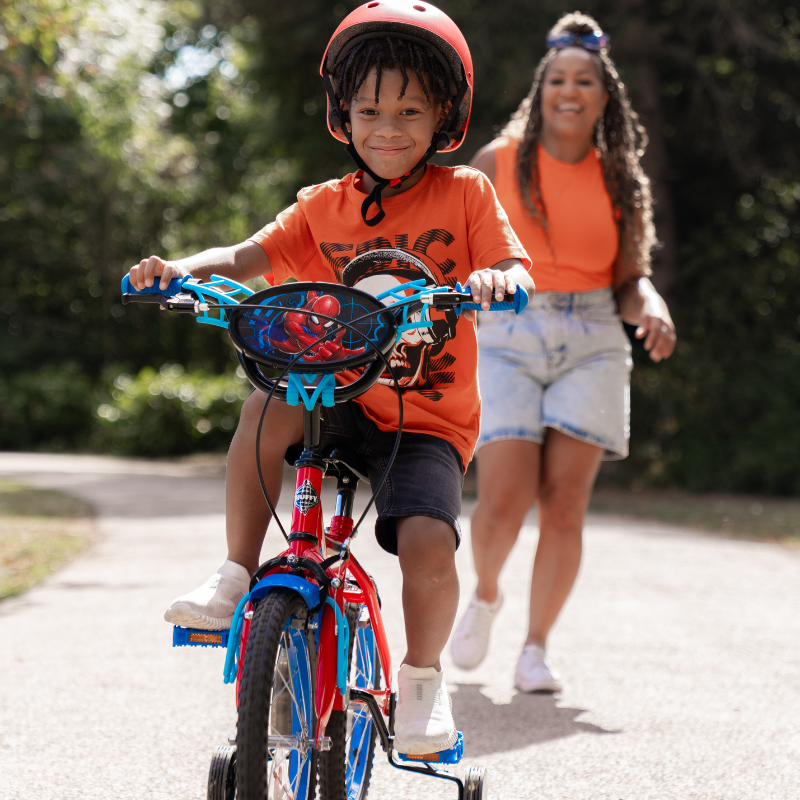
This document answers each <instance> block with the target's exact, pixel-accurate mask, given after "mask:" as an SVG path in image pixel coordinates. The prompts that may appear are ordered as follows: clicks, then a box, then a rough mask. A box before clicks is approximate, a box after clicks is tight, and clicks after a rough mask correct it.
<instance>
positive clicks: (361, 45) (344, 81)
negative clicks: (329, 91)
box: [330, 36, 453, 106]
mask: <svg viewBox="0 0 800 800" xmlns="http://www.w3.org/2000/svg"><path fill="white" fill-rule="evenodd" d="M372 69H375V72H376V76H375V105H377V104H378V102H379V99H380V88H381V73H382V72H383V71H384V70H391V69H399V70H400V72H401V73H402V75H403V89H402V91H401V92H400V97H399V98H398V99H400V98H402V97H403V96H404V95H405V93H406V88H407V87H408V79H409V74H411V73H413V74H414V75H416V76H417V78H419V82H420V83H421V84H422V89H423V91H424V92H425V98H426V99H427V100H428V102H429V103H430V104H431V105H436V104H438V105H442V106H443V105H444V104H445V103H446V102H447V101H448V100H450V99H451V97H452V95H453V92H452V90H451V84H450V77H449V75H448V72H447V70H446V69H445V67H444V65H443V64H442V62H441V61H440V60H439V59H438V58H437V57H436V56H435V55H434V53H433V50H432V49H431V48H430V47H429V46H428V45H425V44H420V43H418V42H413V41H410V40H409V39H401V38H399V37H397V36H381V37H379V38H374V39H365V40H363V41H360V42H358V43H356V44H355V45H354V46H353V47H352V48H351V49H350V50H347V51H346V52H345V53H343V54H342V55H340V56H339V57H338V58H337V59H336V61H335V62H334V64H333V66H332V67H331V69H330V73H331V78H332V80H333V83H334V85H335V86H336V94H337V95H338V96H339V97H340V98H341V99H342V100H343V101H344V102H345V103H350V102H352V100H353V98H354V97H355V96H356V94H357V93H358V90H359V89H360V88H361V86H362V84H363V83H364V81H365V80H366V78H367V75H369V73H370V71H371V70H372ZM426 78H427V80H426Z"/></svg>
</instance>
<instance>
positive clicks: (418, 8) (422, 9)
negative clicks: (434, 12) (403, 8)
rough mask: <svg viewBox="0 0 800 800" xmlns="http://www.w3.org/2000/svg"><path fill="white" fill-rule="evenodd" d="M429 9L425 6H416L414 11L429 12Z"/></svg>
mask: <svg viewBox="0 0 800 800" xmlns="http://www.w3.org/2000/svg"><path fill="white" fill-rule="evenodd" d="M427 10H428V9H427V8H425V6H414V11H427Z"/></svg>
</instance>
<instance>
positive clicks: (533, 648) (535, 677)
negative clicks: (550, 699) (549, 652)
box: [514, 644, 561, 692]
mask: <svg viewBox="0 0 800 800" xmlns="http://www.w3.org/2000/svg"><path fill="white" fill-rule="evenodd" d="M514 686H515V687H516V688H517V689H519V690H520V691H521V692H558V691H560V690H561V683H560V681H559V680H558V674H557V673H556V672H555V671H553V670H551V669H550V667H548V666H547V664H545V662H544V648H543V647H540V646H539V645H538V644H526V645H525V647H523V648H522V655H520V657H519V661H517V672H516V675H515V677H514Z"/></svg>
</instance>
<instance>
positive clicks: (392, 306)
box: [122, 251, 528, 405]
mask: <svg viewBox="0 0 800 800" xmlns="http://www.w3.org/2000/svg"><path fill="white" fill-rule="evenodd" d="M380 252H381V253H382V252H383V251H380ZM365 255H366V254H365ZM369 255H370V256H371V257H372V256H375V254H374V253H370V254H369ZM392 255H393V256H394V255H395V253H394V252H392ZM397 255H402V253H400V251H398V254H397ZM375 257H377V256H375ZM363 258H364V257H363V256H362V257H361V259H362V260H363ZM354 261H355V260H354ZM351 263H354V262H351ZM428 281H430V276H429V277H428V278H427V279H419V280H415V281H411V282H409V283H405V284H400V285H398V286H396V287H394V288H393V289H390V290H388V291H386V292H383V293H381V294H379V295H378V296H377V297H374V296H372V295H369V294H367V293H364V292H361V291H359V290H357V289H348V288H347V287H345V286H343V285H340V284H326V283H293V284H287V285H286V286H285V287H284V286H281V287H273V288H271V289H267V290H263V291H261V292H259V293H258V294H256V295H253V293H252V291H251V290H250V289H248V288H247V287H246V286H242V285H241V284H238V283H236V282H235V281H231V280H228V279H226V278H220V277H218V276H216V275H213V276H212V277H211V279H210V281H208V282H205V283H203V282H201V281H199V280H198V279H196V278H192V277H191V276H185V277H182V278H173V279H172V280H171V281H170V283H169V285H168V286H167V287H166V288H165V289H163V290H162V289H161V288H160V287H159V283H158V282H154V284H153V286H149V287H147V288H145V289H143V290H141V291H137V290H135V289H134V288H133V286H132V284H131V282H130V278H129V276H127V275H126V276H125V277H124V278H123V280H122V292H123V297H122V300H123V303H131V302H143V303H158V304H159V305H160V306H161V308H162V309H165V310H169V311H176V312H184V313H190V314H193V315H195V316H197V317H198V322H206V323H211V324H214V325H218V326H220V327H224V328H226V329H227V330H228V332H229V334H230V335H231V339H232V340H233V344H234V346H235V347H236V349H237V351H238V355H239V360H240V363H241V364H242V367H243V368H244V370H245V373H246V375H247V378H248V379H249V381H250V382H251V383H252V384H253V385H254V386H256V387H257V388H258V389H260V390H261V391H263V392H267V393H268V394H270V395H273V394H274V395H276V396H277V397H280V398H282V399H287V402H289V399H288V398H287V391H288V389H289V386H287V385H285V383H284V376H286V377H285V380H286V381H288V382H289V385H291V386H293V388H292V392H294V394H297V392H298V391H299V383H303V384H305V383H306V382H307V381H311V382H312V383H311V386H312V387H316V386H317V384H318V388H317V391H316V392H315V394H314V395H313V398H314V401H315V402H316V400H317V398H318V396H319V397H320V398H321V402H322V403H323V405H332V404H333V403H334V402H344V401H345V400H348V399H351V398H353V397H356V396H358V395H359V394H362V393H363V392H364V391H366V390H367V389H368V388H370V387H371V386H372V385H373V384H374V383H375V382H376V381H377V380H378V378H379V377H380V375H381V374H382V373H383V371H384V369H385V364H384V363H383V362H385V361H386V358H385V357H386V356H387V355H388V353H389V352H390V351H391V349H392V347H393V346H394V343H395V341H399V340H400V339H401V337H402V336H403V335H404V334H405V332H406V331H410V330H417V329H420V328H423V329H424V328H430V327H431V326H432V325H433V324H434V323H433V322H432V321H431V320H430V315H429V313H428V309H430V308H436V309H438V310H439V311H442V312H445V311H448V312H450V313H454V314H455V316H456V317H459V316H460V315H461V313H462V311H469V310H482V309H481V306H480V304H478V303H475V302H473V300H472V293H471V291H465V290H464V289H463V288H462V287H461V285H460V284H456V286H455V288H452V287H450V286H436V285H430V283H428ZM326 291H327V292H332V293H333V294H334V295H336V294H339V295H341V294H342V292H344V293H346V294H349V296H350V297H351V298H355V299H356V300H357V301H358V302H359V303H361V304H362V309H363V310H364V311H365V312H367V313H365V314H364V315H362V316H359V317H357V318H351V323H353V324H350V323H348V322H345V321H344V320H343V319H339V318H337V316H336V315H334V316H326V315H325V314H324V313H321V312H320V311H319V310H317V309H316V308H315V309H314V310H312V309H311V307H310V306H301V307H297V306H295V305H290V306H286V307H284V306H281V305H280V299H281V296H282V295H284V294H286V293H289V294H292V295H294V294H297V293H303V292H307V293H310V294H311V296H314V295H317V296H319V294H320V293H323V294H324V293H326ZM409 292H411V294H409ZM239 294H244V295H245V298H244V299H243V301H242V302H239V301H237V300H236V299H234V295H239ZM251 296H252V297H251ZM359 298H361V299H360V300H359ZM248 301H249V302H248ZM365 302H366V306H364V305H363V304H364V303H365ZM276 303H277V305H276ZM527 303H528V293H527V292H526V291H525V289H524V288H523V287H521V286H517V290H516V292H515V293H514V294H513V295H509V294H506V295H505V296H504V297H503V299H502V300H499V301H498V300H496V299H495V297H494V296H492V298H491V305H490V309H491V310H493V311H505V310H509V311H510V310H513V311H514V312H515V313H516V314H519V313H520V312H521V311H522V310H523V309H524V308H525V307H526V305H527ZM338 307H339V306H338V304H337V309H338ZM370 307H372V309H373V310H371V311H370V310H369V308H370ZM266 311H269V312H293V313H294V314H295V316H296V315H297V314H304V315H306V316H307V317H308V318H309V319H310V320H313V322H314V324H315V325H316V326H317V327H319V320H320V319H321V320H323V321H326V324H325V327H324V328H323V329H321V330H320V335H319V338H318V339H317V341H316V342H311V343H310V344H309V343H308V340H306V341H304V342H303V344H302V345H298V349H295V350H292V351H291V353H290V352H289V351H287V349H286V348H285V347H283V346H281V345H280V344H278V345H277V346H278V349H279V350H280V351H281V352H279V353H278V352H276V351H275V350H274V349H273V350H272V351H270V350H267V351H264V350H263V349H259V348H258V347H256V349H253V343H252V341H249V340H248V337H249V339H252V337H253V335H254V334H253V331H252V329H250V322H251V321H252V319H253V315H254V314H255V315H256V316H258V315H259V314H263V313H264V312H266ZM336 313H337V314H338V311H337V312H336ZM242 314H245V315H246V316H247V317H249V318H250V319H249V320H247V321H246V322H247V324H246V325H245V326H244V327H245V328H247V330H248V336H247V337H244V338H243V337H242V333H241V331H240V327H242V325H241V323H242ZM387 315H388V318H387ZM381 318H382V319H383V320H384V321H385V323H386V324H385V325H383V326H382V330H383V334H382V335H381V337H380V342H377V341H369V342H368V341H367V340H366V339H364V340H363V344H364V345H365V346H358V345H355V344H351V345H349V346H350V347H351V348H353V347H356V349H355V350H352V349H351V350H347V352H346V353H338V354H335V351H336V345H335V344H333V343H335V342H337V341H338V339H340V338H341V335H339V336H336V333H337V330H338V331H340V334H341V333H342V332H344V331H345V330H346V331H349V333H350V334H351V335H352V336H355V337H356V338H358V337H359V335H360V331H359V329H358V325H359V323H363V322H364V321H365V320H369V319H372V320H378V319H381ZM261 319H264V318H263V317H260V318H259V320H261ZM334 325H336V327H332V326H334ZM354 325H355V327H354ZM387 326H388V327H387ZM296 327H297V324H296V323H295V328H296ZM380 327H381V326H379V328H380ZM371 329H372V328H370V330H371ZM362 331H363V329H362ZM256 335H257V333H256ZM301 335H302V334H301ZM259 338H260V337H259ZM326 342H327V343H331V346H330V347H329V344H326ZM262 344H263V343H262ZM271 344H274V343H271ZM317 348H319V349H320V352H322V357H320V353H318V352H316V351H317ZM326 348H328V350H330V352H324V351H325V349H326ZM290 350H291V349H290ZM341 350H346V348H341ZM301 351H302V352H301ZM326 362H327V363H326ZM386 363H388V362H386ZM265 367H266V368H267V372H266V373H265V372H264V368H265ZM284 367H285V368H284ZM356 367H364V368H365V370H364V372H363V373H362V374H361V376H360V377H359V378H357V379H356V380H355V381H353V382H352V383H350V384H336V383H335V382H334V381H333V375H332V374H329V375H328V377H327V379H326V380H327V383H325V384H323V379H320V380H319V381H317V374H318V373H319V374H323V373H334V372H341V371H342V370H344V369H352V368H356ZM275 368H277V369H278V371H281V370H283V371H282V372H281V377H280V378H278V379H274V378H272V377H271V376H270V373H269V370H272V369H275ZM310 372H313V373H314V374H313V376H311V375H308V376H307V375H306V374H307V373H310ZM293 373H294V374H293ZM323 377H324V376H323ZM323 385H324V386H325V387H326V388H325V393H324V394H320V392H321V391H322V387H323ZM301 394H302V392H301ZM295 400H297V398H295ZM309 400H310V398H309Z"/></svg>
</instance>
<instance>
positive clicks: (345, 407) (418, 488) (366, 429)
mask: <svg viewBox="0 0 800 800" xmlns="http://www.w3.org/2000/svg"><path fill="white" fill-rule="evenodd" d="M395 436H396V434H395V433H387V432H386V431H382V430H380V429H379V428H378V426H377V425H375V423H374V422H372V421H370V420H368V419H367V418H366V417H365V416H364V412H363V411H362V410H361V407H360V406H359V405H358V404H357V403H355V402H353V401H350V402H347V403H337V404H336V405H335V406H333V407H332V408H323V409H322V433H321V437H320V444H321V445H322V446H323V447H329V446H336V447H342V448H346V449H347V450H349V451H350V452H351V453H355V454H356V455H358V456H360V458H361V460H362V461H363V462H364V464H365V465H366V466H367V472H368V477H369V481H370V484H371V486H372V487H373V490H374V487H376V486H377V485H378V483H379V482H380V479H381V476H382V475H383V472H384V470H385V469H386V465H387V464H388V463H389V458H390V456H391V454H392V449H393V448H394V442H395ZM463 485H464V467H463V463H462V461H461V455H460V454H459V452H458V450H456V448H455V447H453V445H451V444H450V442H447V441H445V440H444V439H440V438H439V437H438V436H429V435H427V434H424V433H403V435H402V438H401V440H400V449H399V450H398V451H397V457H396V458H395V460H394V463H393V464H392V469H391V470H390V471H389V476H388V478H387V479H386V482H385V483H384V484H383V487H382V488H381V490H380V492H379V493H378V496H377V497H376V498H375V505H376V508H377V510H378V521H377V522H376V523H375V536H376V538H377V540H378V544H380V546H381V547H382V548H383V549H384V550H387V551H388V552H390V553H393V554H394V555H397V530H396V525H395V523H396V518H397V517H415V516H422V517H434V518H435V519H441V520H444V521H445V522H446V523H447V524H448V525H450V526H451V527H452V529H453V531H454V533H455V535H456V547H458V545H460V544H461V529H460V528H459V525H458V516H459V514H460V513H461V490H462V488H463Z"/></svg>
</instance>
